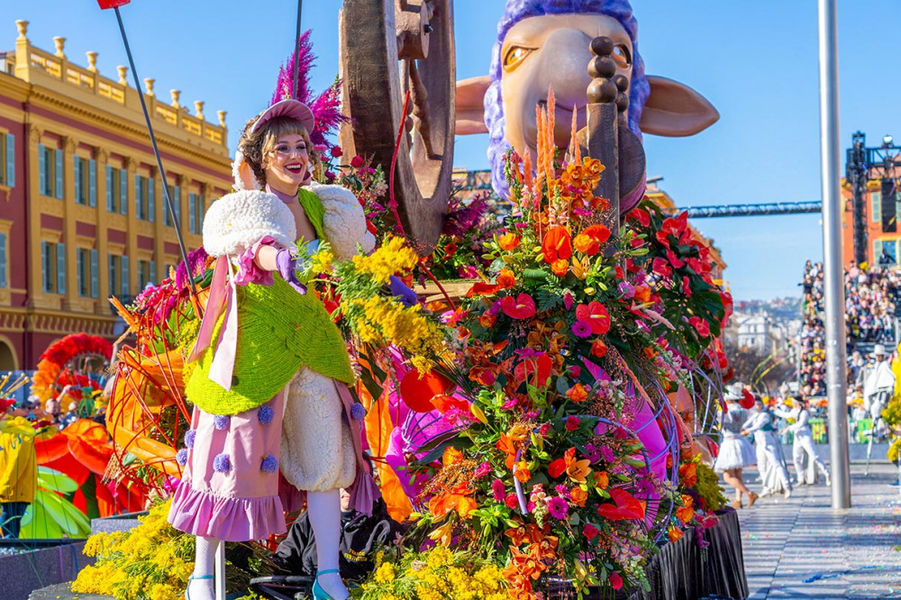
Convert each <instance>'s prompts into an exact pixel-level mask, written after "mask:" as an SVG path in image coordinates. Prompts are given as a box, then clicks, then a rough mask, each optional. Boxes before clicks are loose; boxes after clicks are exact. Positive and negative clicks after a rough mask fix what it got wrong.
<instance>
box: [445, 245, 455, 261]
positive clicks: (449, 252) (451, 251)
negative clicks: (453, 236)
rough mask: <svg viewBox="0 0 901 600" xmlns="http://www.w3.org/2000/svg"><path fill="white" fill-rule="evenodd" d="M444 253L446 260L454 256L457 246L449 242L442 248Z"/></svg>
mask: <svg viewBox="0 0 901 600" xmlns="http://www.w3.org/2000/svg"><path fill="white" fill-rule="evenodd" d="M444 253H445V254H446V255H447V257H448V258H450V257H451V256H453V255H454V254H456V253H457V244H455V243H453V242H450V243H449V244H447V245H446V246H444Z"/></svg>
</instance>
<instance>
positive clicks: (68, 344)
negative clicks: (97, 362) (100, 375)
mask: <svg viewBox="0 0 901 600" xmlns="http://www.w3.org/2000/svg"><path fill="white" fill-rule="evenodd" d="M112 352H113V345H112V344H110V343H109V341H108V340H106V339H104V338H102V337H98V336H96V335H88V334H86V333H75V334H72V335H67V336H66V337H64V338H63V339H61V340H59V341H57V342H54V343H52V344H51V345H50V346H48V347H47V349H46V350H45V351H44V353H43V354H41V357H40V360H39V362H38V370H37V372H36V373H35V374H34V376H33V378H32V381H33V385H32V387H31V392H32V393H33V394H35V395H36V396H37V397H38V398H40V399H41V402H42V403H43V402H45V401H47V400H48V399H49V398H50V397H51V396H53V395H54V394H56V393H57V392H58V391H59V389H60V388H61V387H62V386H61V385H60V379H67V381H68V379H71V381H70V383H73V384H77V385H78V386H79V387H81V386H87V387H95V388H96V387H98V386H97V383H96V382H94V381H93V380H92V379H90V378H89V377H87V376H82V377H77V374H78V373H79V371H80V369H79V365H72V367H71V368H70V367H69V366H68V365H69V364H70V362H71V361H73V360H74V359H78V358H85V357H92V356H97V357H100V358H101V359H102V360H103V361H104V362H106V361H109V359H110V357H111V355H112Z"/></svg>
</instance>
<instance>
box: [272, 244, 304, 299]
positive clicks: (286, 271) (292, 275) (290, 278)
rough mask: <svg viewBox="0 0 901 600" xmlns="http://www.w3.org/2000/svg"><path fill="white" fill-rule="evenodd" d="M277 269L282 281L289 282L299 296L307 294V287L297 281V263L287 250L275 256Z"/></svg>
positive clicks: (280, 251) (284, 249) (283, 249)
mask: <svg viewBox="0 0 901 600" xmlns="http://www.w3.org/2000/svg"><path fill="white" fill-rule="evenodd" d="M275 268H276V270H277V271H278V274H279V275H281V276H282V279H284V280H285V281H287V282H288V283H289V284H290V285H291V287H293V288H294V289H295V290H297V293H298V294H306V293H307V286H305V285H304V284H302V283H301V282H300V281H298V280H297V272H296V270H297V261H296V260H295V258H294V256H293V255H292V254H291V251H290V250H288V249H287V248H282V249H281V250H279V251H278V252H277V253H276V255H275Z"/></svg>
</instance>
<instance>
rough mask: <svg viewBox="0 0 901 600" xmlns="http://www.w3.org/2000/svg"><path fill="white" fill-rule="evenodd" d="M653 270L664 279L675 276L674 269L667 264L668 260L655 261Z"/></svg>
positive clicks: (657, 259)
mask: <svg viewBox="0 0 901 600" xmlns="http://www.w3.org/2000/svg"><path fill="white" fill-rule="evenodd" d="M651 270H652V271H654V272H655V273H657V274H658V275H661V276H663V277H669V276H670V275H672V274H673V269H672V268H671V267H670V266H669V263H668V262H666V259H664V258H660V257H657V258H655V259H654V261H653V263H652V266H651Z"/></svg>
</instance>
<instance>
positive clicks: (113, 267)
mask: <svg viewBox="0 0 901 600" xmlns="http://www.w3.org/2000/svg"><path fill="white" fill-rule="evenodd" d="M106 266H107V273H108V275H109V294H110V295H111V296H118V295H119V293H120V287H121V285H122V283H121V282H122V276H121V275H120V269H121V261H120V259H119V257H118V256H116V255H115V254H107V255H106Z"/></svg>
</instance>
